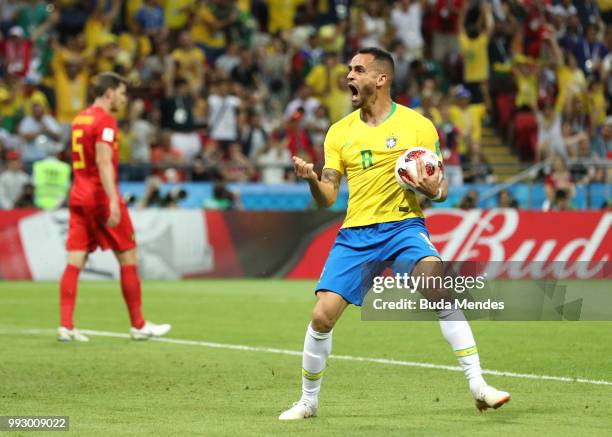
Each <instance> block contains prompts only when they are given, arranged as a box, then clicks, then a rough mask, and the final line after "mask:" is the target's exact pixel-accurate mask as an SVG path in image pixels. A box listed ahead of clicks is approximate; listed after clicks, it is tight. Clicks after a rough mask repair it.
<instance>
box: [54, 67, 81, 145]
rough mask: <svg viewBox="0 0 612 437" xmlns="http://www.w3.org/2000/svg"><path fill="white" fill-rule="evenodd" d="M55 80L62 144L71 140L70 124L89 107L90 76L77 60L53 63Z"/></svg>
mask: <svg viewBox="0 0 612 437" xmlns="http://www.w3.org/2000/svg"><path fill="white" fill-rule="evenodd" d="M53 78H54V91H55V102H56V113H57V121H58V122H59V124H60V125H61V127H62V140H61V141H62V144H66V143H68V141H69V140H70V124H71V123H72V120H74V117H76V115H77V114H78V113H79V112H80V111H82V110H83V109H85V107H86V106H87V89H88V86H89V74H88V73H87V70H85V69H84V68H83V64H82V62H80V60H78V59H75V58H69V59H66V60H65V61H64V62H62V60H61V58H60V57H55V58H54V61H53Z"/></svg>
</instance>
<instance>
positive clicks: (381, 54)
mask: <svg viewBox="0 0 612 437" xmlns="http://www.w3.org/2000/svg"><path fill="white" fill-rule="evenodd" d="M357 53H359V54H362V55H372V56H374V61H375V62H382V63H384V64H386V65H387V67H388V69H389V72H390V73H391V75H393V74H394V73H395V62H393V57H392V56H391V53H389V52H388V51H386V50H383V49H379V48H378V47H364V48H362V49H359V50H358V51H357Z"/></svg>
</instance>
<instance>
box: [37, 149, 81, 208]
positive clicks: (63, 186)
mask: <svg viewBox="0 0 612 437" xmlns="http://www.w3.org/2000/svg"><path fill="white" fill-rule="evenodd" d="M71 172H72V168H71V166H70V164H67V163H65V162H64V161H60V160H59V159H58V157H57V155H54V154H51V155H49V156H48V157H47V158H45V159H42V160H40V161H36V162H35V163H34V165H33V169H32V181H33V185H34V205H36V207H37V208H41V209H47V210H51V209H56V208H60V207H62V206H66V200H67V199H68V192H69V191H70V174H71Z"/></svg>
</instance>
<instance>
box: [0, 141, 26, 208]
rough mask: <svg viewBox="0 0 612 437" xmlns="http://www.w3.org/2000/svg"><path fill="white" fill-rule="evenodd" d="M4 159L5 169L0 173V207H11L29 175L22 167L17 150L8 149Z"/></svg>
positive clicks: (18, 197) (18, 196) (19, 195)
mask: <svg viewBox="0 0 612 437" xmlns="http://www.w3.org/2000/svg"><path fill="white" fill-rule="evenodd" d="M6 160H7V166H6V169H5V170H4V171H3V172H2V173H0V208H2V209H12V208H14V207H15V203H16V202H17V201H18V200H19V199H20V197H21V195H22V193H23V189H24V187H25V186H26V184H28V183H29V182H30V177H29V176H28V174H27V173H26V172H24V171H23V169H22V164H21V157H20V156H19V152H17V151H14V150H12V151H9V152H8V153H7V154H6Z"/></svg>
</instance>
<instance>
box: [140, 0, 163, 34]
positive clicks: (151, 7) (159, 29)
mask: <svg viewBox="0 0 612 437" xmlns="http://www.w3.org/2000/svg"><path fill="white" fill-rule="evenodd" d="M143 3H144V4H143V5H142V7H141V8H140V9H138V11H137V12H136V17H135V18H136V23H137V24H138V25H139V26H140V28H141V29H142V30H143V31H144V33H145V34H147V35H149V36H151V37H153V36H162V37H164V36H166V35H167V28H166V26H165V19H164V10H163V9H162V7H161V6H160V5H159V1H158V0H144V2H143Z"/></svg>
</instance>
